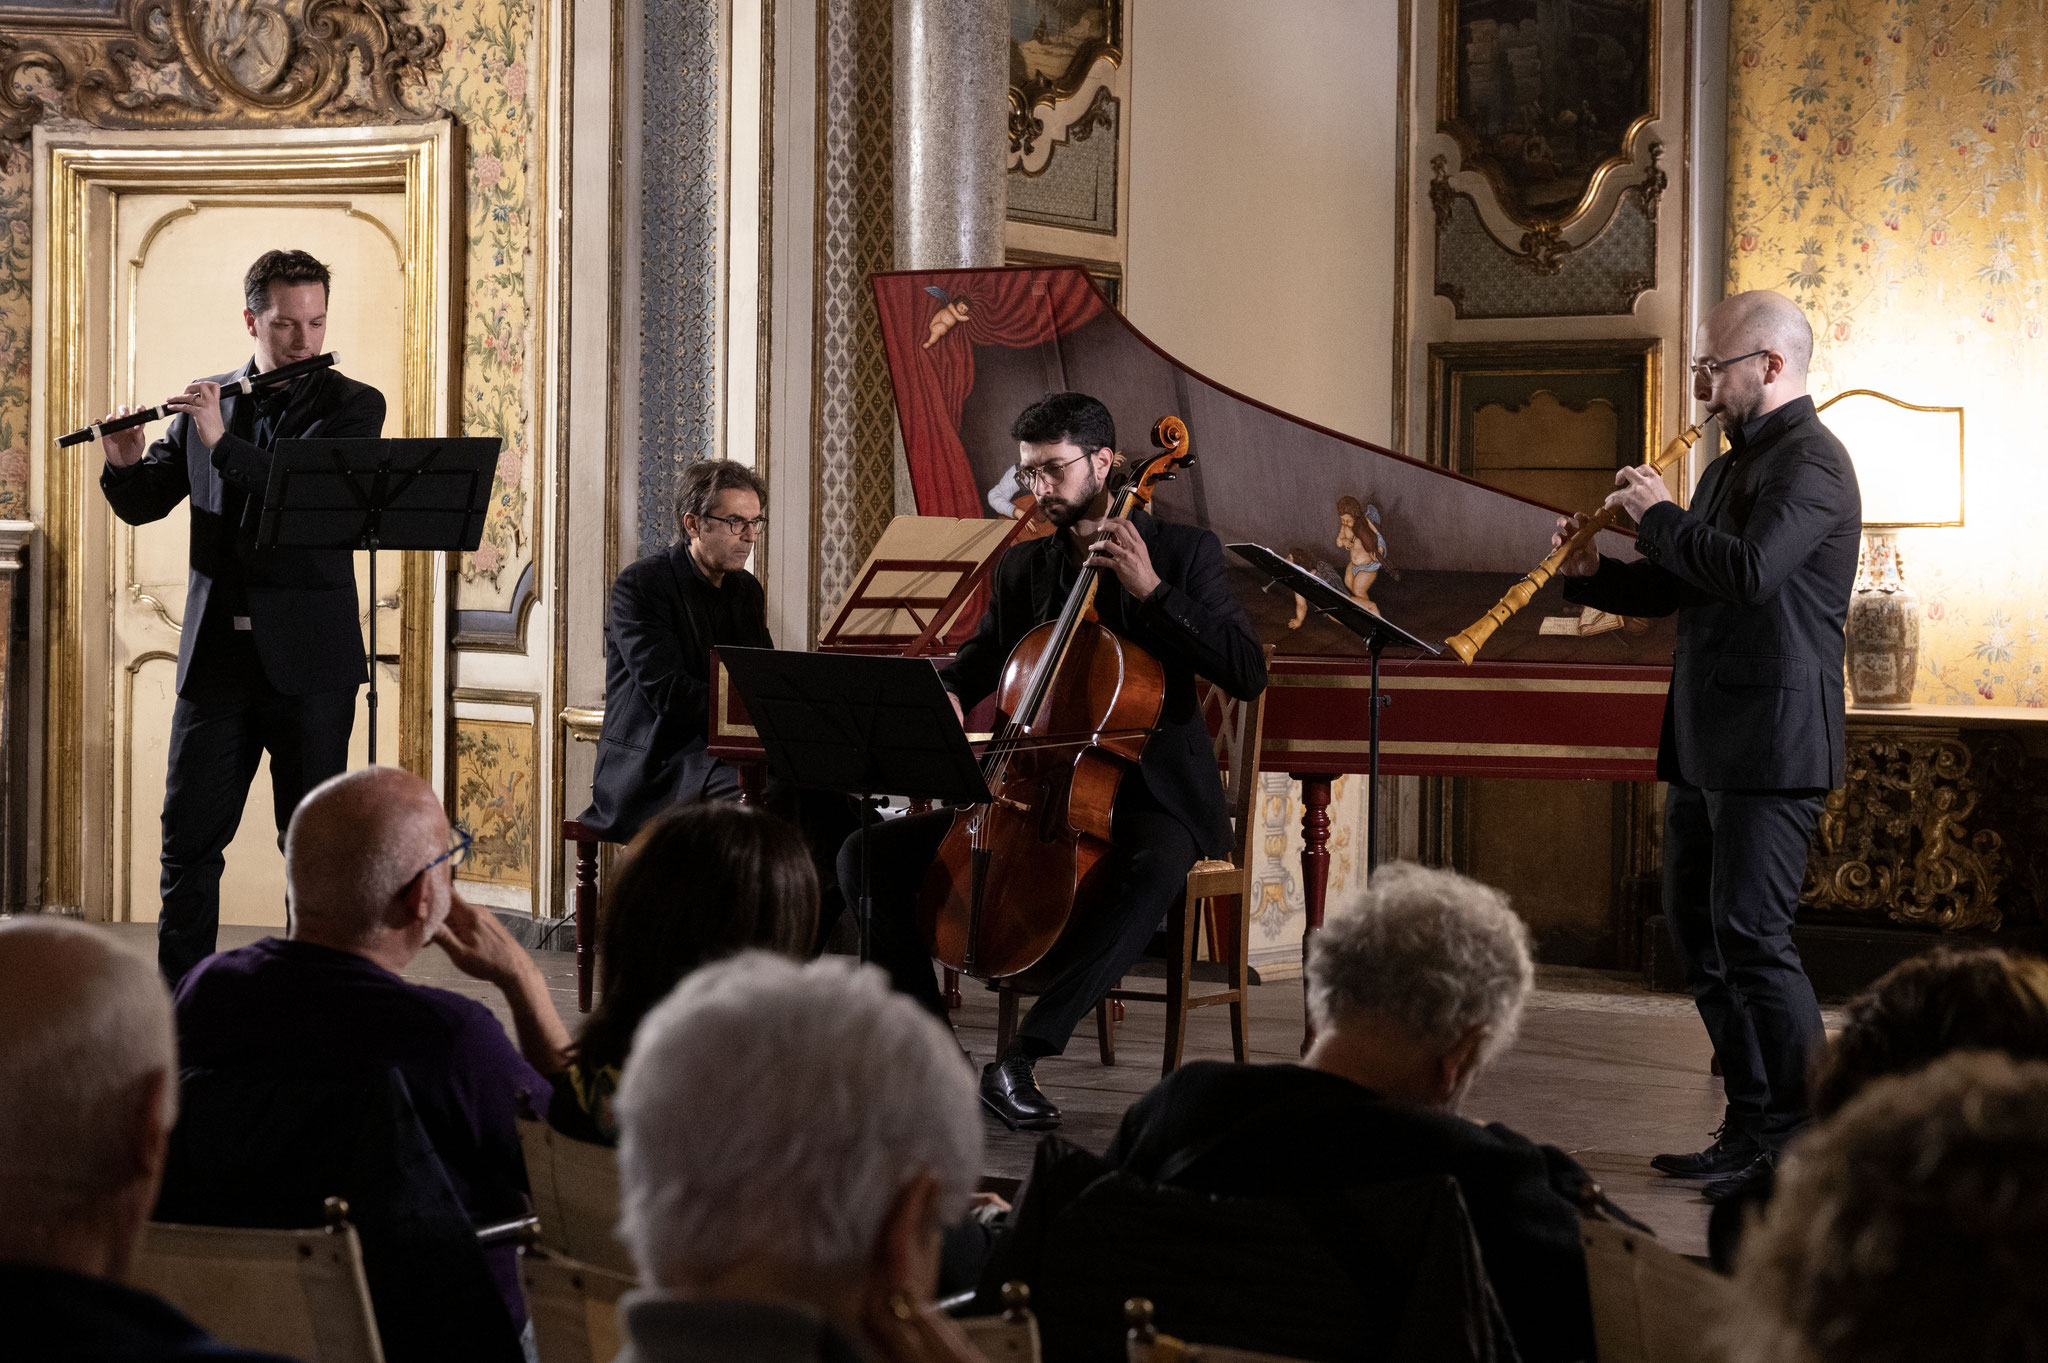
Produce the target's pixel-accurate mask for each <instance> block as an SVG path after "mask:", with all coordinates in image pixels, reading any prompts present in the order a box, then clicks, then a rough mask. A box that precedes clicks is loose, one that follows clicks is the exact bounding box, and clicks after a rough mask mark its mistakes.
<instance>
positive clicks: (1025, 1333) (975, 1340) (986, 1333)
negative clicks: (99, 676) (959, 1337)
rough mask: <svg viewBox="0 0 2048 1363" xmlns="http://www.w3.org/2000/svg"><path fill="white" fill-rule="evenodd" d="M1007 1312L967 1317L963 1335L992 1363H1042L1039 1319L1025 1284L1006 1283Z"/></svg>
mask: <svg viewBox="0 0 2048 1363" xmlns="http://www.w3.org/2000/svg"><path fill="white" fill-rule="evenodd" d="M1002 1298H1003V1312H1002V1314H1001V1315H998V1316H963V1317H961V1318H960V1320H959V1322H958V1323H959V1326H960V1330H961V1333H962V1334H965V1335H966V1336H967V1342H968V1343H969V1344H972V1345H973V1346H974V1351H975V1352H976V1353H978V1354H980V1355H981V1356H982V1357H983V1358H985V1359H987V1360H988V1363H1039V1359H1040V1357H1041V1355H1042V1353H1043V1349H1042V1346H1041V1344H1040V1341H1039V1338H1038V1318H1037V1317H1036V1316H1034V1315H1032V1314H1031V1304H1030V1303H1031V1289H1030V1288H1028V1287H1026V1286H1025V1285H1024V1284H1023V1283H1015V1282H1011V1283H1004V1284H1003V1288H1002Z"/></svg>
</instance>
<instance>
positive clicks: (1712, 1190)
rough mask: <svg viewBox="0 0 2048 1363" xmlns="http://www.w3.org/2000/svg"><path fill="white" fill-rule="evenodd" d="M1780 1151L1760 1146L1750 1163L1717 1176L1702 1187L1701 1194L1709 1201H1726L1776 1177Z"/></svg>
mask: <svg viewBox="0 0 2048 1363" xmlns="http://www.w3.org/2000/svg"><path fill="white" fill-rule="evenodd" d="M1777 1167H1778V1152H1777V1151H1775V1150H1772V1149H1769V1148H1768V1147H1765V1146H1758V1147H1757V1151H1756V1154H1755V1155H1754V1156H1752V1157H1751V1159H1750V1161H1749V1163H1747V1164H1745V1165H1743V1166H1742V1167H1741V1168H1740V1169H1737V1170H1736V1171H1735V1172H1734V1173H1732V1174H1729V1175H1727V1176H1725V1177H1723V1178H1717V1179H1715V1180H1714V1181H1713V1182H1712V1183H1709V1184H1708V1185H1707V1186H1706V1187H1704V1188H1702V1189H1700V1196H1701V1197H1704V1198H1705V1199H1706V1200H1707V1201H1709V1202H1726V1201H1727V1200H1728V1199H1729V1198H1731V1197H1736V1196H1739V1195H1740V1194H1742V1193H1744V1192H1746V1191H1748V1190H1749V1188H1750V1187H1752V1186H1753V1185H1756V1184H1760V1183H1763V1182H1764V1181H1765V1180H1766V1179H1771V1178H1775V1177H1776V1169H1777Z"/></svg>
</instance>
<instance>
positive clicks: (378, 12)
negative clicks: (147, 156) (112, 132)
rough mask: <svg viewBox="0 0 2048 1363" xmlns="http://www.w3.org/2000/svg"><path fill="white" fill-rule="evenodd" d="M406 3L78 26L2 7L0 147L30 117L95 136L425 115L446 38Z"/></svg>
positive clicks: (340, 2)
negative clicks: (62, 122) (413, 17)
mask: <svg viewBox="0 0 2048 1363" xmlns="http://www.w3.org/2000/svg"><path fill="white" fill-rule="evenodd" d="M405 8H406V5H405V0H244V2H241V3H233V4H207V3H203V0H115V3H114V4H113V5H112V6H111V7H110V8H109V9H108V10H107V11H106V12H105V14H104V15H103V16H100V17H97V18H94V19H89V20H86V21H80V20H79V19H77V18H74V17H71V16H68V15H67V16H58V15H54V14H52V15H48V16H45V15H44V14H43V13H42V12H40V11H35V10H18V9H17V10H10V11H8V12H7V29H8V33H7V34H6V36H0V140H11V139H16V138H20V137H24V136H26V135H27V134H28V130H29V129H30V128H31V127H33V126H34V125H35V124H36V123H37V122H38V121H40V120H42V119H44V118H47V117H52V116H57V117H70V118H76V119H79V120H81V121H83V122H86V123H89V124H92V125H93V126H95V127H101V128H196V127H257V128H284V127H303V126H305V125H306V124H309V123H313V122H321V123H328V124H334V123H403V122H412V121H416V120H423V119H428V118H432V117H434V116H435V112H436V111H435V110H434V109H433V108H432V106H431V103H430V102H429V101H428V99H427V88H426V87H427V78H428V77H429V76H431V75H433V74H435V73H436V72H438V71H439V69H440V55H441V49H442V47H443V45H444V43H445V42H446V35H445V34H444V33H443V31H442V29H441V28H440V26H439V25H431V26H428V27H424V28H423V27H420V26H419V25H416V24H413V23H409V22H407V21H406V20H405V18H404V17H403V15H404V12H405Z"/></svg>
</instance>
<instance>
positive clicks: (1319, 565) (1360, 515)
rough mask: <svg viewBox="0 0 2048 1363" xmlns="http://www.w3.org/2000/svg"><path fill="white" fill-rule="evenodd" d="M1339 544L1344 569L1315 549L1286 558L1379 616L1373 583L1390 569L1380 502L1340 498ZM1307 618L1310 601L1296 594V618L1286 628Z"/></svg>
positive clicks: (1304, 550)
mask: <svg viewBox="0 0 2048 1363" xmlns="http://www.w3.org/2000/svg"><path fill="white" fill-rule="evenodd" d="M1337 547H1338V548H1339V549H1342V550H1344V551H1345V555H1346V558H1345V562H1344V565H1343V566H1342V567H1341V568H1332V567H1331V566H1330V565H1329V564H1327V563H1324V562H1323V561H1322V560H1321V559H1320V558H1319V557H1318V555H1317V552H1316V551H1315V550H1312V549H1296V550H1295V551H1294V552H1293V553H1291V554H1289V555H1288V556H1287V558H1288V561H1289V562H1291V563H1294V564H1296V565H1297V566H1299V567H1303V568H1307V569H1308V570H1309V571H1310V572H1312V573H1314V574H1315V575H1316V576H1318V577H1321V578H1324V579H1326V580H1328V581H1330V582H1331V583H1332V584H1334V585H1336V586H1339V587H1342V588H1343V589H1344V594H1345V595H1346V596H1349V597H1350V598H1351V599H1352V600H1353V601H1356V602H1357V603H1358V604H1359V605H1361V606H1363V607H1365V608H1366V609H1367V610H1369V611H1371V612H1372V613H1373V614H1374V615H1378V614H1379V613H1380V608H1379V605H1378V603H1377V602H1375V601H1374V600H1373V599H1372V596H1371V592H1372V584H1373V583H1374V582H1375V581H1377V580H1378V578H1379V575H1380V574H1381V573H1382V572H1384V571H1387V537H1386V536H1385V535H1384V534H1383V533H1381V531H1380V509H1379V506H1378V504H1377V503H1374V502H1361V501H1359V500H1358V498H1356V497H1339V498H1338V499H1337ZM1307 618H1308V602H1307V600H1305V599H1304V598H1302V597H1300V596H1297V597H1295V598H1294V618H1293V619H1291V620H1289V621H1288V622H1287V628H1289V629H1300V628H1301V622H1302V621H1304V620H1306V619H1307Z"/></svg>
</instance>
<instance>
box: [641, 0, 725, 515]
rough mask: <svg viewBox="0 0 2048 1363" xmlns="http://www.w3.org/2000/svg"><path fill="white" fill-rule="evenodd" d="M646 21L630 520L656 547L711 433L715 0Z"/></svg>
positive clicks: (714, 433) (714, 405)
mask: <svg viewBox="0 0 2048 1363" xmlns="http://www.w3.org/2000/svg"><path fill="white" fill-rule="evenodd" d="M645 25H646V32H647V34H648V35H649V38H650V50H649V52H648V55H647V60H646V62H645V66H646V80H645V84H644V87H643V90H642V103H641V117H640V204H639V212H640V453H639V474H640V481H639V488H640V491H639V504H638V510H637V515H636V517H635V519H636V521H637V524H638V528H639V545H640V552H641V553H642V554H651V553H653V552H655V551H656V550H657V549H659V548H661V547H662V546H664V545H666V544H668V543H669V542H670V541H672V540H674V539H675V534H676V531H675V514H674V508H675V493H676V484H677V481H678V480H679V479H680V478H681V476H682V471H683V466H684V465H686V464H690V463H693V462H695V461H696V460H699V459H704V458H707V457H709V456H710V454H711V453H712V451H713V449H714V448H715V446H716V443H717V439H718V270H719V265H718V216H719V207H720V194H719V127H720V114H719V94H720V83H721V76H720V66H719V30H720V20H719V5H718V0H646V19H645ZM657 35H658V40H657Z"/></svg>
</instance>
